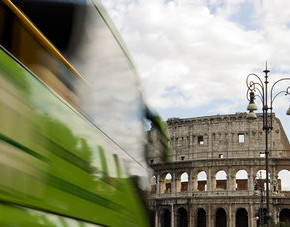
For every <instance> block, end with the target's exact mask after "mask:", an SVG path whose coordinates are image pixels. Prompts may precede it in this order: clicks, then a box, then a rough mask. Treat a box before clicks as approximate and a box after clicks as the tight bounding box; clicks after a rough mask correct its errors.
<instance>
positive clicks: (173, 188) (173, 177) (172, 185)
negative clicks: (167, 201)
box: [171, 172, 177, 195]
mask: <svg viewBox="0 0 290 227" xmlns="http://www.w3.org/2000/svg"><path fill="white" fill-rule="evenodd" d="M176 180H177V179H176V174H175V172H173V173H172V179H171V194H172V195H175V193H176Z"/></svg>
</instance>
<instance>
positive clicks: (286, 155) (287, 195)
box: [148, 113, 290, 227]
mask: <svg viewBox="0 0 290 227" xmlns="http://www.w3.org/2000/svg"><path fill="white" fill-rule="evenodd" d="M272 116H273V130H272V131H271V132H270V133H269V151H270V153H269V175H270V186H269V188H270V189H269V190H270V191H269V199H270V200H269V201H270V213H271V217H272V219H273V221H274V222H278V221H285V220H286V219H288V220H290V191H287V190H288V188H286V189H285V188H283V187H284V186H283V185H284V184H285V177H284V175H285V174H286V177H288V179H289V181H290V172H289V171H290V145H289V142H288V139H287V136H286V135H285V132H284V129H283V127H282V125H281V123H280V121H279V119H278V118H276V117H275V115H274V114H273V115H272ZM167 124H168V131H169V136H170V139H171V144H172V147H173V152H172V160H173V163H172V164H164V163H161V161H160V159H159V156H158V152H159V151H158V147H159V146H158V144H159V143H158V136H157V131H156V130H155V129H154V128H152V129H151V130H150V131H149V132H148V135H149V157H148V159H149V160H148V161H149V163H150V165H151V167H152V169H153V170H154V177H153V178H152V185H151V192H150V193H151V196H150V201H149V203H150V206H151V209H152V212H153V213H154V217H155V219H154V221H153V222H154V225H155V226H156V227H158V226H172V227H173V226H198V227H204V226H207V227H214V226H218V227H234V226H237V227H240V226H241V227H242V226H243V227H247V226H248V227H256V226H259V225H260V224H259V223H263V222H264V215H263V211H264V209H265V207H266V204H265V198H264V195H265V191H264V188H265V133H264V131H263V130H262V127H263V117H262V115H261V114H258V118H257V119H255V120H250V119H248V118H247V114H246V113H237V114H232V115H216V116H209V117H198V118H188V119H179V118H172V119H168V120H167ZM282 170H283V171H282ZM263 175H264V176H263ZM283 181H284V182H283Z"/></svg>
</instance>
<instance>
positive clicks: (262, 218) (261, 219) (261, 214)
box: [256, 208, 267, 226]
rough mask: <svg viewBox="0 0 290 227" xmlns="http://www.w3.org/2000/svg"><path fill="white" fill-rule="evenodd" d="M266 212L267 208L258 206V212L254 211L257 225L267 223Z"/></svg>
mask: <svg viewBox="0 0 290 227" xmlns="http://www.w3.org/2000/svg"><path fill="white" fill-rule="evenodd" d="M266 213H267V209H266V208H260V209H259V210H258V212H257V213H256V219H257V226H261V225H263V226H264V225H266V224H267V220H266ZM260 223H261V224H260Z"/></svg>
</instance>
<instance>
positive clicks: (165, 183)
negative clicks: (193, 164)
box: [160, 172, 172, 194]
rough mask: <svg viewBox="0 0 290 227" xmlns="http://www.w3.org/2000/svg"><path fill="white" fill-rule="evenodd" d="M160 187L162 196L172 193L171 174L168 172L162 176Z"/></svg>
mask: <svg viewBox="0 0 290 227" xmlns="http://www.w3.org/2000/svg"><path fill="white" fill-rule="evenodd" d="M160 187H161V188H160V193H161V194H164V193H165V194H167V193H171V188H172V175H171V173H169V172H166V173H164V174H163V175H162V176H161V184H160Z"/></svg>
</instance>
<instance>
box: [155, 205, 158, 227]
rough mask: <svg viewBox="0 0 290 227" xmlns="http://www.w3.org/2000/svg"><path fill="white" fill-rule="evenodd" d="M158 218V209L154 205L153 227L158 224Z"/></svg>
mask: <svg viewBox="0 0 290 227" xmlns="http://www.w3.org/2000/svg"><path fill="white" fill-rule="evenodd" d="M158 220H159V215H158V210H157V209H156V207H155V227H158V226H159V223H158Z"/></svg>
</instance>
